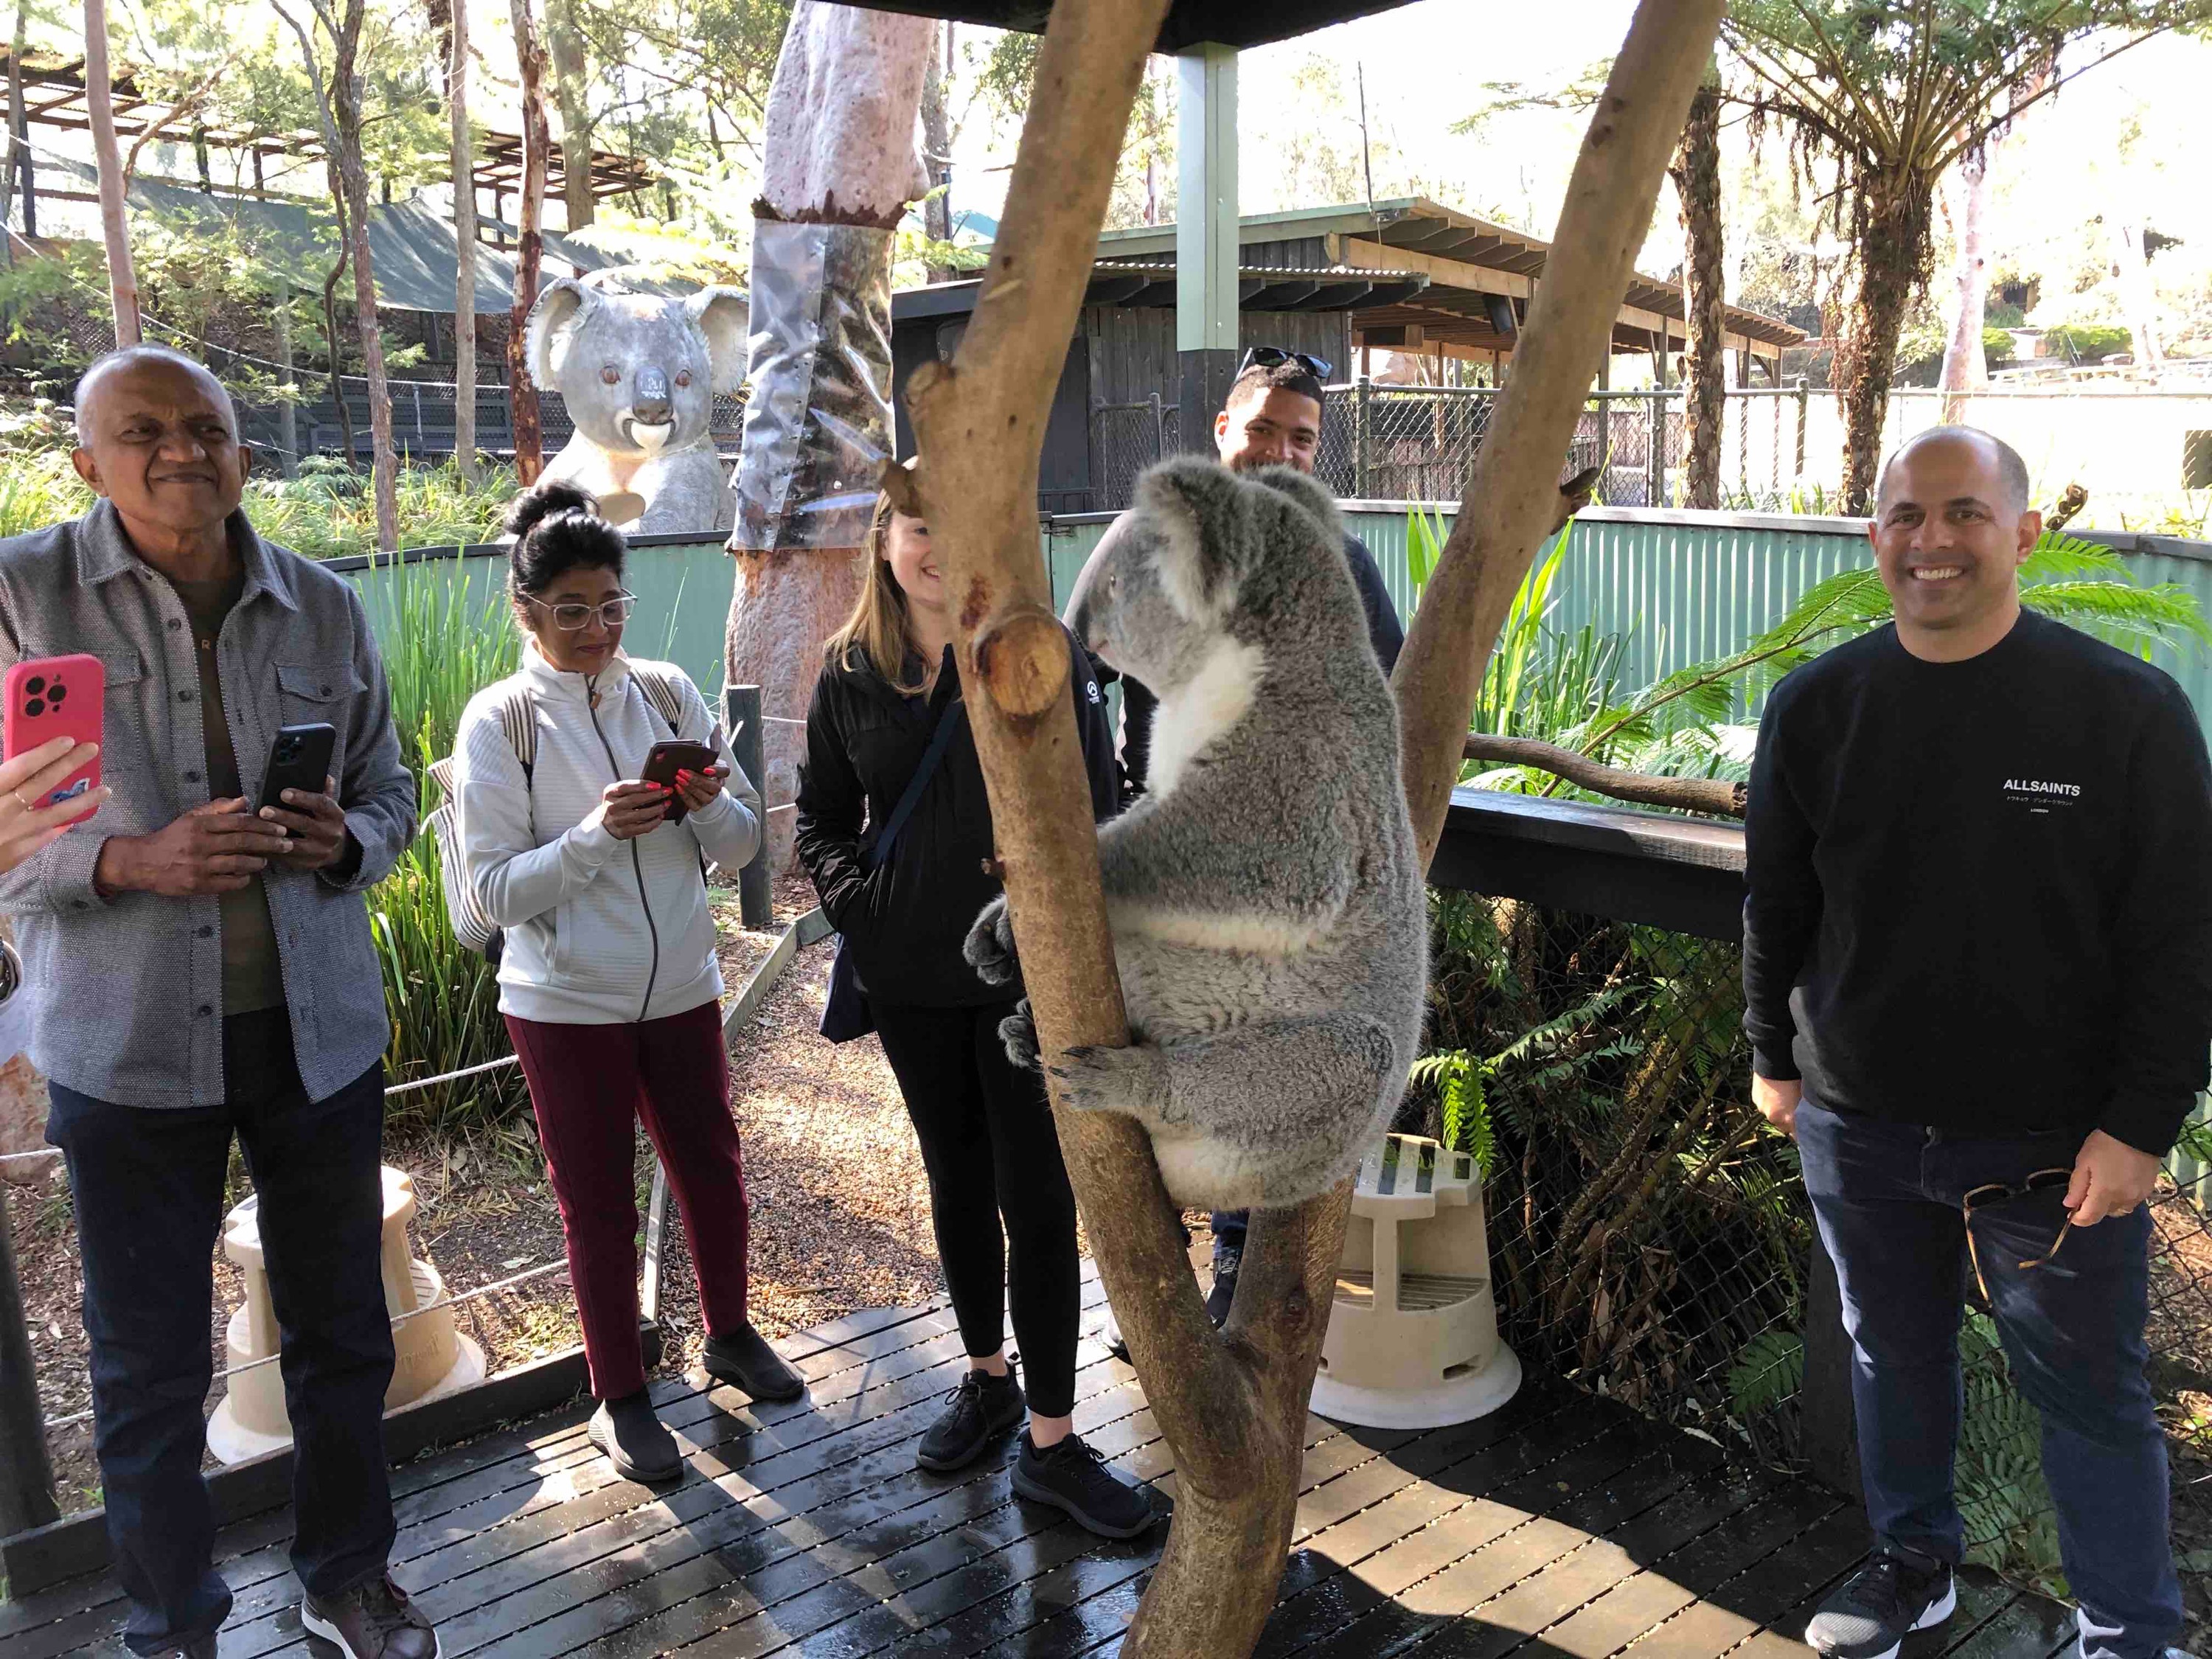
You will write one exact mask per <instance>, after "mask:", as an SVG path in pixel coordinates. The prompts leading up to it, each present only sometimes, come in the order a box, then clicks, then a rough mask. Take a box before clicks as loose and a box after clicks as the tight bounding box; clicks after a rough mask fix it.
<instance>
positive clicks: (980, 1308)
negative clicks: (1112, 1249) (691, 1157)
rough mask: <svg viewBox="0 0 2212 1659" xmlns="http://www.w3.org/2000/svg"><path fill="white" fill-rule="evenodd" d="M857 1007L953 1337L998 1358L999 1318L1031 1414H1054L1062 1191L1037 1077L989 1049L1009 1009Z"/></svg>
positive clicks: (1060, 1319) (1064, 1267)
mask: <svg viewBox="0 0 2212 1659" xmlns="http://www.w3.org/2000/svg"><path fill="white" fill-rule="evenodd" d="M869 1006H870V1011H871V1012H872V1013H873V1014H874V1015H875V1018H876V1029H877V1030H878V1032H880V1033H881V1034H882V1036H883V1041H884V1057H885V1058H886V1059H888V1060H890V1063H891V1070H892V1071H893V1072H894V1073H896V1074H897V1077H898V1084H899V1092H900V1093H901V1094H902V1095H904V1096H905V1097H906V1109H907V1115H908V1116H909V1117H911V1118H912V1119H913V1120H914V1132H915V1135H916V1136H917V1137H918V1138H919V1139H920V1140H921V1162H922V1166H923V1167H924V1168H925V1169H926V1170H928V1171H929V1207H930V1218H931V1220H932V1222H933V1224H934V1225H935V1226H936V1229H937V1255H938V1260H939V1263H940V1264H941V1265H942V1266H943V1267H944V1269H945V1288H946V1289H947V1290H948V1291H951V1295H952V1311H953V1314H954V1316H956V1317H957V1318H958V1320H959V1321H960V1338H961V1340H962V1341H963V1343H965V1344H966V1345H967V1349H968V1352H969V1355H970V1356H971V1357H975V1358H981V1357H982V1356H984V1355H987V1354H994V1353H996V1352H998V1351H999V1348H1000V1345H1001V1344H1002V1343H1003V1342H1004V1340H1006V1324H1005V1317H1004V1315H1005V1312H1006V1311H1007V1310H1011V1311H1012V1314H1013V1319H1014V1340H1015V1341H1016V1342H1017V1343H1018V1344H1019V1345H1020V1348H1021V1357H1022V1365H1023V1369H1024V1370H1025V1371H1026V1372H1027V1373H1028V1375H1027V1377H1026V1379H1025V1386H1026V1387H1027V1389H1028V1392H1029V1403H1030V1410H1031V1411H1032V1412H1034V1413H1036V1414H1037V1415H1038V1416H1039V1417H1065V1416H1066V1415H1067V1414H1068V1413H1069V1412H1070V1411H1072V1410H1073V1408H1074V1405H1075V1329H1076V1319H1077V1300H1078V1295H1079V1269H1078V1267H1077V1263H1076V1256H1075V1194H1074V1192H1073V1189H1072V1188H1070V1187H1069V1186H1068V1184H1067V1170H1066V1166H1065V1165H1064V1164H1061V1163H1060V1140H1059V1138H1058V1137H1057V1136H1056V1135H1055V1134H1054V1133H1053V1127H1052V1110H1051V1108H1050V1107H1048V1105H1047V1104H1046V1103H1045V1097H1044V1087H1043V1080H1042V1079H1041V1078H1039V1077H1038V1076H1037V1075H1036V1073H1034V1072H1021V1071H1017V1070H1015V1069H1014V1066H1013V1065H1012V1062H1011V1061H1009V1060H1007V1058H1006V1049H1005V1048H1003V1047H1002V1046H1001V1045H1000V1042H999V1022H1000V1020H1002V1019H1004V1018H1006V1016H1007V1015H1008V1014H1010V1013H1012V1012H1013V1011H1014V1005H1013V1004H1012V1003H1011V1002H994V1003H989V1004H987V1005H986V1006H982V1007H980V1008H917V1007H915V1006H912V1005H910V1004H908V1005H899V1004H884V1003H881V1002H878V1001H875V1000H873V999H871V1000H870V1004H869ZM1001 1217H1003V1218H1005V1221H1006V1232H1005V1236H1004V1237H1003V1238H1002V1237H1000V1231H999V1224H1000V1218H1001Z"/></svg>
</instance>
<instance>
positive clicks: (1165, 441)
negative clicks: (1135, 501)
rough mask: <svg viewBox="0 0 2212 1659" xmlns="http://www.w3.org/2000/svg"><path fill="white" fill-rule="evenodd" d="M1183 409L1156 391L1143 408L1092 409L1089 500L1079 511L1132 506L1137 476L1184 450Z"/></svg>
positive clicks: (1105, 406) (1101, 406) (1109, 406)
mask: <svg viewBox="0 0 2212 1659" xmlns="http://www.w3.org/2000/svg"><path fill="white" fill-rule="evenodd" d="M1180 433H1181V411H1180V410H1177V409H1176V406H1175V405H1174V404H1170V403H1168V402H1167V401H1166V400H1164V398H1162V397H1161V396H1160V394H1159V393H1158V392H1154V393H1153V394H1152V396H1151V397H1149V398H1146V399H1145V401H1144V402H1142V403H1140V404H1092V405H1091V491H1090V499H1089V500H1088V501H1087V502H1086V503H1085V506H1084V507H1082V508H1081V509H1079V510H1081V511H1086V512H1098V513H1116V512H1119V511H1120V510H1121V508H1123V507H1127V505H1128V504H1129V497H1130V495H1131V492H1133V490H1134V489H1136V484H1137V475H1138V474H1139V472H1142V471H1144V470H1145V469H1146V467H1148V466H1150V465H1152V463H1153V462H1155V461H1157V460H1158V459H1160V458H1161V457H1163V456H1165V455H1172V454H1174V453H1176V450H1178V449H1180V448H1181V447H1182V440H1181V436H1180Z"/></svg>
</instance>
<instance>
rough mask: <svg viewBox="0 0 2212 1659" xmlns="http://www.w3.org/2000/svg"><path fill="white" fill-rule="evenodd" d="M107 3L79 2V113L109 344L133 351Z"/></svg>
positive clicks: (137, 336) (134, 298) (134, 323)
mask: <svg viewBox="0 0 2212 1659" xmlns="http://www.w3.org/2000/svg"><path fill="white" fill-rule="evenodd" d="M107 79H108V76H107V0H84V107H85V113H86V116H87V118H88V120H89V122H90V124H91V126H92V153H93V156H94V160H95V161H97V162H98V164H99V167H100V236H101V240H103V241H104V242H105V243H106V247H107V297H108V302H109V305H110V306H111V307H112V310H113V312H114V314H115V343H116V344H117V345H118V346H129V345H137V343H139V341H140V340H141V339H143V337H144V336H143V333H142V331H141V330H140V327H139V322H138V272H137V268H136V267H135V266H133V265H132V264H131V216H130V213H129V210H127V209H126V208H125V206H124V202H123V194H124V191H125V187H126V184H125V179H124V177H123V155H122V152H121V151H120V150H118V149H117V148H116V143H115V103H114V100H113V99H112V98H111V97H110V96H109V94H108V86H107Z"/></svg>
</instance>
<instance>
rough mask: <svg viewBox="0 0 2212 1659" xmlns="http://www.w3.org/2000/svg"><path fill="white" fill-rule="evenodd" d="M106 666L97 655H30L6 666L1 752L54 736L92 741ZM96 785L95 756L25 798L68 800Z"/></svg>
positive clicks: (0, 693) (17, 751)
mask: <svg viewBox="0 0 2212 1659" xmlns="http://www.w3.org/2000/svg"><path fill="white" fill-rule="evenodd" d="M106 686H107V672H106V668H105V667H104V666H103V665H101V663H100V659H99V658H97V657H93V656H82V655H80V656H71V657H36V658H33V659H29V660H27V661H24V662H19V663H17V664H16V665H15V666H14V667H12V668H10V669H9V671H8V678H7V681H6V684H5V687H4V689H0V698H4V700H5V702H6V714H5V716H4V720H5V724H6V734H5V738H4V742H5V746H6V750H7V754H6V758H8V759H9V760H13V759H15V757H16V756H18V755H21V754H24V753H26V752H27V751H28V750H33V749H36V748H37V747H38V746H39V745H40V744H43V743H47V742H50V741H52V739H53V738H75V739H76V741H77V742H79V743H98V742H99V741H100V727H101V724H102V714H103V709H104V706H105V705H104V701H103V699H104V696H105V693H106ZM98 787H100V757H99V756H97V755H95V756H94V757H92V760H91V761H90V762H89V763H88V764H86V765H85V766H83V767H82V768H80V769H78V770H76V771H75V772H72V773H71V774H70V775H69V776H68V777H67V778H65V779H64V780H63V781H62V783H61V785H60V787H58V788H55V789H52V790H51V791H49V792H48V793H46V794H44V795H41V796H40V797H39V799H36V800H34V801H33V802H32V803H31V806H32V808H33V810H36V809H37V808H39V807H41V806H47V805H52V804H53V803H54V802H56V801H64V800H74V799H76V797H77V796H79V795H82V794H83V793H85V792H86V791H87V790H88V789H97V788H98Z"/></svg>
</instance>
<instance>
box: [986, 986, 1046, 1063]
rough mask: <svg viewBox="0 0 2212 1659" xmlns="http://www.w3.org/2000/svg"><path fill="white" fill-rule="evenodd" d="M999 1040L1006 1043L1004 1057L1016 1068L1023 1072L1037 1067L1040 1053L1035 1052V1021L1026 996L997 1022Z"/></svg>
mask: <svg viewBox="0 0 2212 1659" xmlns="http://www.w3.org/2000/svg"><path fill="white" fill-rule="evenodd" d="M999 1041H1000V1042H1003V1043H1005V1044H1006V1058H1007V1059H1008V1060H1012V1062H1013V1064H1014V1066H1016V1068H1017V1069H1018V1070H1021V1071H1024V1072H1034V1071H1036V1069H1037V1062H1038V1060H1039V1058H1040V1055H1039V1054H1038V1052H1037V1035H1036V1021H1035V1020H1034V1019H1032V1018H1030V1005H1029V1000H1028V999H1027V998H1026V997H1024V999H1023V1000H1021V1001H1020V1002H1018V1003H1017V1004H1015V1005H1014V1012H1012V1013H1011V1014H1008V1015H1007V1016H1006V1018H1004V1019H1002V1020H1000V1022H999ZM1054 1075H1055V1076H1057V1075H1058V1073H1054Z"/></svg>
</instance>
